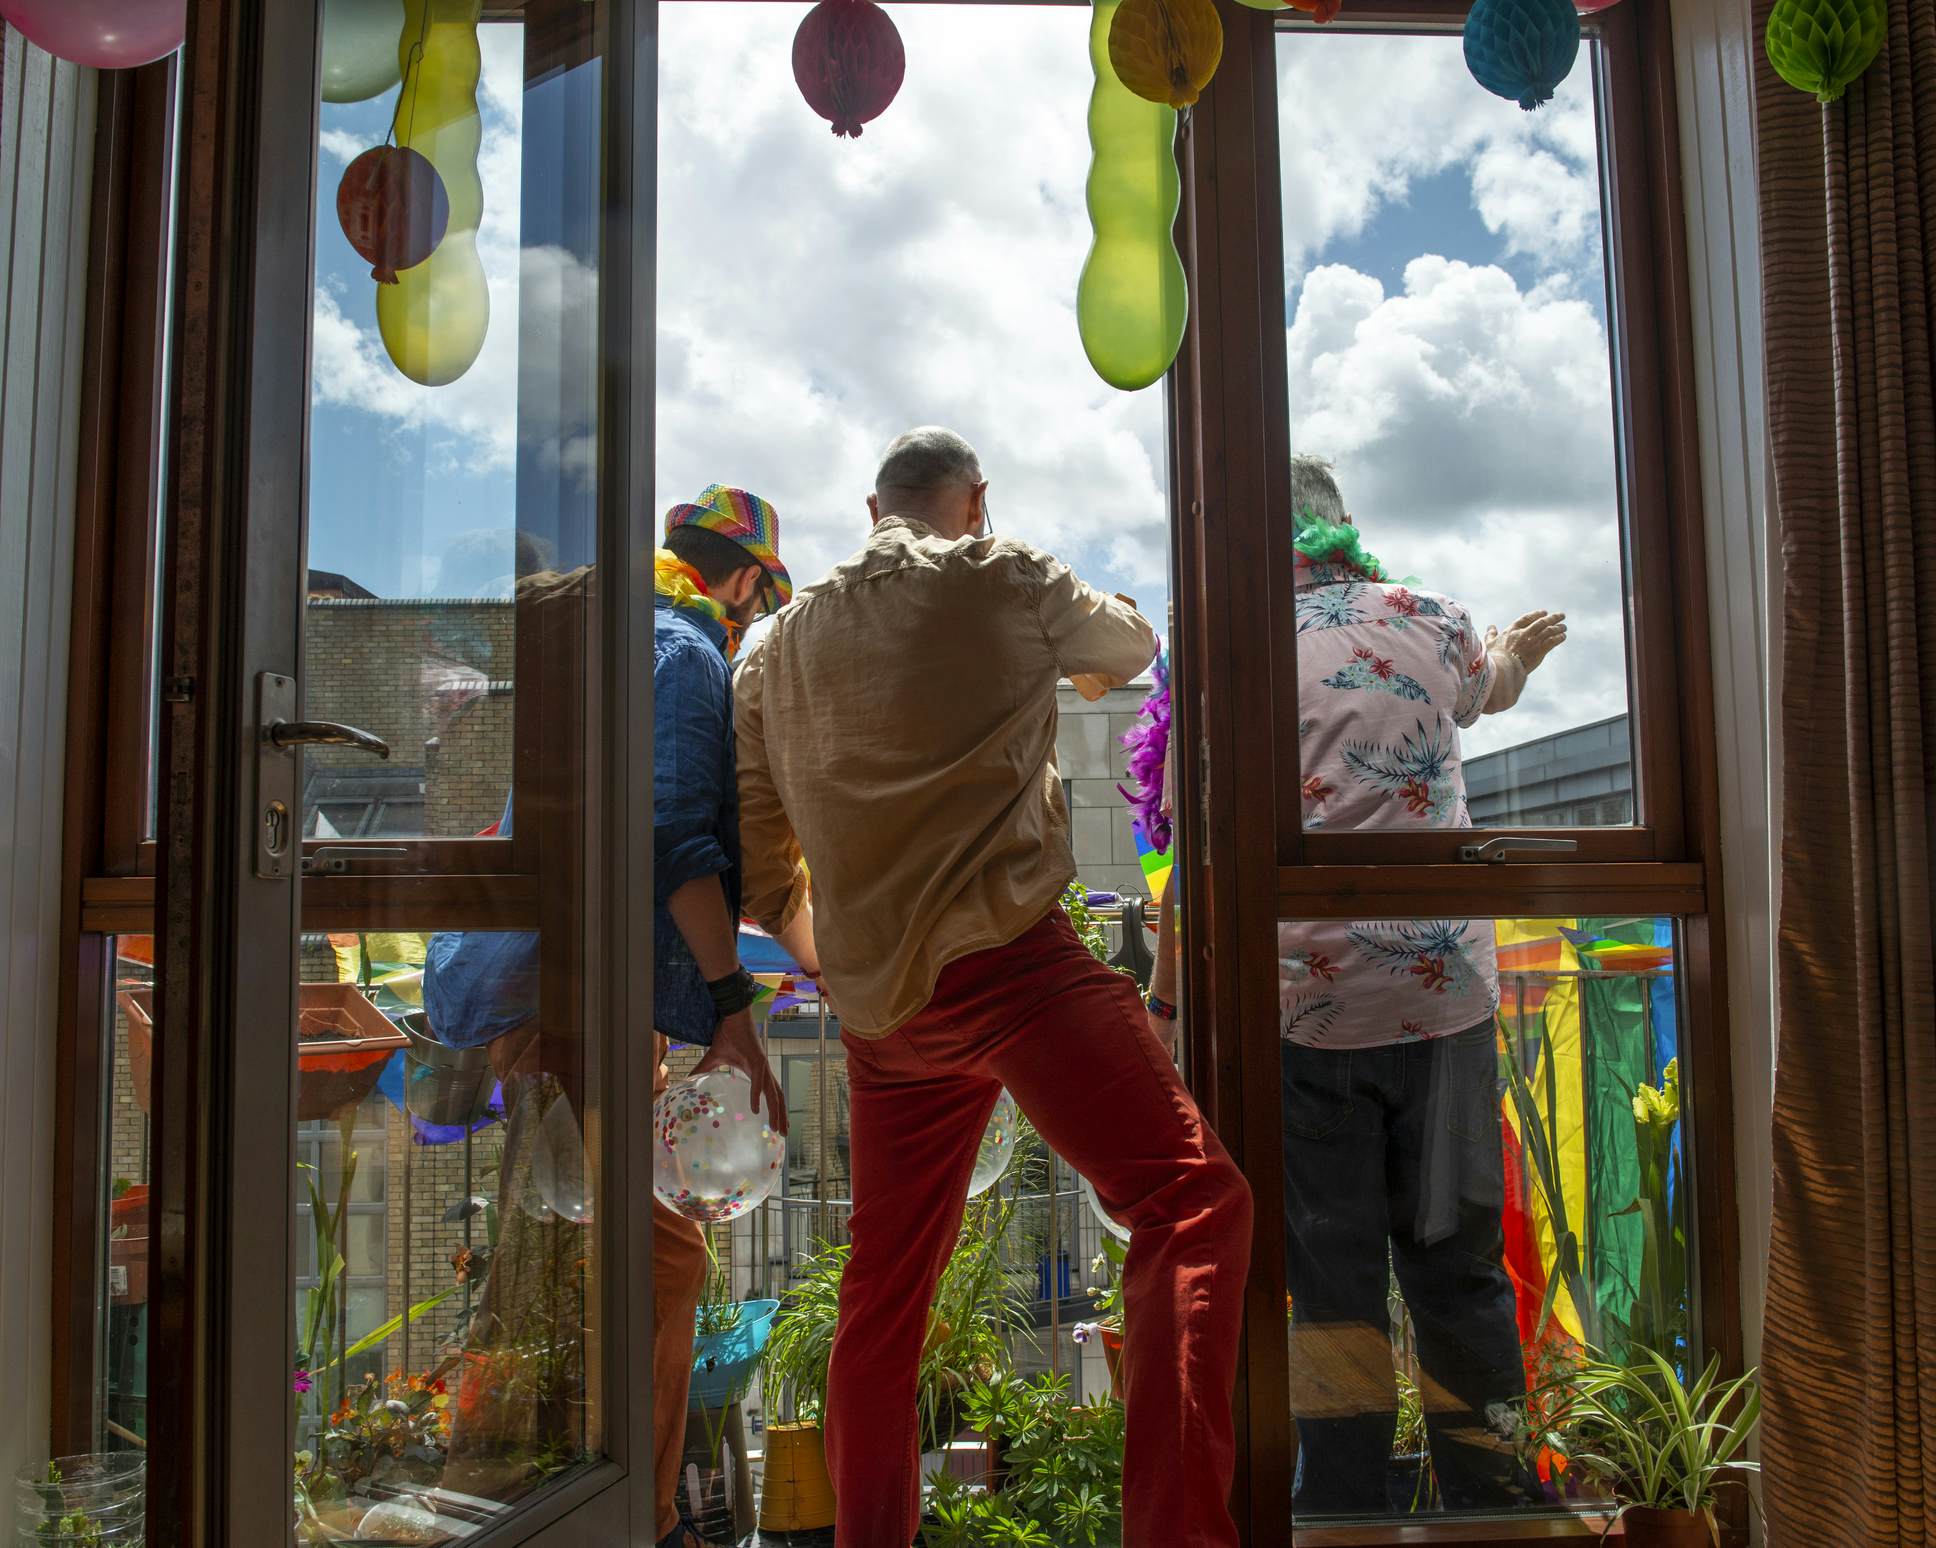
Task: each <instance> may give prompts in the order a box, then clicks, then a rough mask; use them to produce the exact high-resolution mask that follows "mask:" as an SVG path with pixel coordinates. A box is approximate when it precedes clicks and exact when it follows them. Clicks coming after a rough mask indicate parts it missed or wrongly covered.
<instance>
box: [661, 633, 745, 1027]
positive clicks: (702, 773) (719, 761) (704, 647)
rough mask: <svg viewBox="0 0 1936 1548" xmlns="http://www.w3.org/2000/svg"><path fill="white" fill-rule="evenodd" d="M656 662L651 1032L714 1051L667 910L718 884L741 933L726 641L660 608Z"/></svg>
mask: <svg viewBox="0 0 1936 1548" xmlns="http://www.w3.org/2000/svg"><path fill="white" fill-rule="evenodd" d="M653 633H654V645H655V653H654V656H653V662H652V946H653V954H652V1024H653V1026H655V1027H656V1028H657V1029H658V1030H659V1031H661V1032H663V1033H664V1034H665V1035H666V1036H667V1037H669V1038H672V1039H674V1040H675V1041H677V1042H681V1043H710V1042H711V1041H712V1040H713V1028H714V1026H715V1025H717V1023H718V1017H717V1016H716V1015H715V1014H714V1013H713V999H712V995H711V994H710V993H708V992H707V989H706V980H705V978H704V977H703V976H702V975H701V973H700V971H699V964H698V963H697V962H695V961H694V960H693V956H692V952H691V951H690V950H688V949H687V946H686V942H685V938H684V937H683V936H682V935H680V933H679V928H678V926H677V925H675V924H674V923H673V922H672V913H671V910H669V909H668V908H667V907H666V900H667V899H668V898H670V897H671V896H672V894H673V893H675V892H676V891H678V890H679V888H681V887H683V886H685V884H686V883H687V882H689V881H693V880H695V879H696V878H698V877H701V876H717V877H719V879H720V881H721V883H722V884H723V885H724V886H725V888H726V907H727V909H728V911H729V913H730V915H731V917H732V920H733V925H734V928H735V929H737V928H738V925H739V908H740V864H739V784H738V779H737V775H736V772H735V767H736V764H735V757H734V748H733V678H732V673H731V671H730V670H729V669H728V667H727V665H726V631H725V629H724V628H722V627H721V626H720V625H719V624H717V623H715V622H714V621H713V620H712V619H710V618H707V617H705V616H704V615H703V614H700V613H695V612H693V611H692V610H690V609H688V608H682V607H675V606H673V605H672V604H671V603H669V602H667V601H665V600H664V599H660V601H659V605H658V612H657V615H656V618H655V627H654V631H653Z"/></svg>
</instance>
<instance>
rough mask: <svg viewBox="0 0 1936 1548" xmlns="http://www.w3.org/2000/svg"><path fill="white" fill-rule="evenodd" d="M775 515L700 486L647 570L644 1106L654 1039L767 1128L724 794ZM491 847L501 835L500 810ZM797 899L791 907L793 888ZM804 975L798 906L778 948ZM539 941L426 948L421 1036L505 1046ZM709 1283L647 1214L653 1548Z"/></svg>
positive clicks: (730, 786)
mask: <svg viewBox="0 0 1936 1548" xmlns="http://www.w3.org/2000/svg"><path fill="white" fill-rule="evenodd" d="M778 537H779V523H778V518H777V516H776V515H775V513H774V511H773V507H772V506H770V505H768V504H767V503H766V501H764V500H762V499H760V498H759V497H758V496H757V495H752V494H748V493H747V492H746V491H744V490H738V489H728V488H724V487H722V486H718V485H715V486H714V487H712V488H710V489H708V490H707V491H706V492H705V493H704V494H702V495H701V496H700V497H699V498H698V499H697V500H696V501H694V502H692V503H691V504H687V505H678V506H674V507H673V509H672V510H671V511H670V512H668V513H667V516H666V538H665V546H664V547H663V548H661V549H660V550H658V552H657V553H656V555H655V556H654V562H653V590H654V593H655V603H656V613H655V618H654V631H653V632H654V655H653V667H652V696H653V705H652V735H653V749H652V805H653V975H652V978H653V1004H652V1022H653V1028H654V1034H655V1045H654V1054H655V1063H656V1066H657V1070H656V1076H655V1080H654V1093H655V1094H657V1093H658V1092H660V1091H663V1090H664V1089H665V1087H666V1083H667V1072H666V1068H665V1055H666V1049H667V1042H668V1039H672V1040H676V1041H679V1042H683V1043H696V1044H701V1045H707V1053H706V1056H705V1058H704V1059H703V1060H702V1061H701V1063H700V1066H699V1068H700V1069H701V1070H706V1069H713V1068H717V1067H719V1066H721V1065H731V1066H732V1067H733V1068H735V1069H738V1070H740V1071H741V1072H742V1073H743V1074H745V1075H746V1077H747V1079H749V1080H750V1081H751V1082H752V1083H753V1088H754V1092H755V1101H756V1104H758V1105H759V1106H762V1107H764V1109H765V1110H766V1112H767V1114H768V1118H769V1121H770V1122H771V1123H772V1125H773V1127H774V1128H775V1129H777V1130H779V1131H781V1132H784V1131H785V1129H786V1099H785V1095H784V1093H783V1092H782V1090H781V1088H780V1084H779V1082H778V1080H776V1079H775V1078H774V1075H773V1072H772V1069H771V1067H770V1066H769V1064H768V1063H767V1058H766V1050H765V1047H764V1045H763V1043H762V1041H761V1039H760V1035H759V1033H758V1031H757V1030H756V1029H755V1027H754V1024H753V1018H752V1013H751V1012H752V1005H753V1000H754V995H755V986H754V984H753V980H752V979H751V977H750V975H748V974H747V973H746V972H745V971H744V970H743V969H742V968H741V967H740V963H739V949H738V940H739V929H738V926H739V917H740V845H739V798H738V791H737V783H736V775H735V762H734V745H733V689H732V674H731V666H730V662H731V660H732V657H733V655H734V654H735V652H736V651H737V649H738V646H739V640H740V636H741V634H742V633H743V632H744V630H745V628H746V627H747V625H749V624H750V623H752V622H753V620H754V619H755V618H756V617H758V616H759V614H760V613H761V612H762V611H765V610H768V609H771V608H775V607H779V606H781V605H783V604H784V603H785V602H786V601H787V599H788V598H789V597H790V596H791V595H792V591H793V583H792V580H791V579H790V578H789V576H788V574H787V571H786V568H785V566H784V565H782V564H781V563H780V558H779V552H778ZM498 831H499V832H500V834H502V835H506V836H508V835H509V833H510V831H511V810H510V803H509V802H508V800H507V802H506V805H505V816H504V819H503V821H502V822H501V824H500V827H499V830H498ZM794 885H795V887H796V888H798V889H799V890H800V891H801V892H802V893H804V890H805V875H804V873H801V874H800V875H797V876H796V877H795V880H794ZM780 944H781V945H782V947H783V948H785V949H786V951H787V952H788V953H789V955H791V956H792V957H793V958H794V960H795V961H797V962H798V963H799V964H800V965H801V966H802V968H804V969H805V970H806V971H807V972H808V973H809V974H810V975H812V976H814V977H816V978H817V977H818V976H819V972H820V968H819V960H818V958H817V957H816V956H815V955H814V948H813V920H812V911H811V909H810V908H808V907H806V906H804V904H803V905H802V906H801V908H800V909H799V911H798V914H797V917H796V918H795V919H794V920H793V921H792V922H791V924H790V926H789V928H788V929H787V930H786V931H785V932H784V933H783V934H782V935H781V936H780ZM537 955H538V938H537V936H536V935H533V934H518V935H505V934H498V935H490V934H479V933H467V934H463V935H444V936H437V937H434V938H433V939H432V941H431V944H430V948H429V951H428V953H427V960H426V964H425V973H424V1004H425V1009H426V1011H427V1013H428V1016H429V1020H430V1023H431V1028H432V1031H433V1032H434V1034H435V1035H436V1036H438V1037H439V1038H441V1039H442V1040H443V1041H445V1042H447V1043H450V1044H452V1045H454V1046H458V1047H467V1046H473V1045H475V1044H477V1043H480V1042H487V1041H495V1040H498V1039H508V1038H511V1037H513V1036H514V1034H515V1033H516V1032H517V1031H518V1029H520V1028H523V1027H525V1026H527V1025H528V1024H529V1023H531V1022H532V1021H533V1019H534V1018H535V1014H536V1010H537V1005H536V1000H537ZM705 1273H706V1247H705V1238H704V1236H703V1235H702V1234H701V1232H700V1229H699V1227H698V1226H697V1225H695V1224H694V1223H693V1222H692V1221H690V1220H687V1219H685V1218H684V1217H683V1216H681V1215H678V1214H675V1213H674V1212H673V1211H671V1210H669V1209H667V1208H666V1207H665V1206H664V1205H662V1204H659V1203H658V1202H657V1201H656V1200H655V1201H654V1203H653V1308H652V1323H653V1361H652V1366H653V1369H652V1392H653V1404H652V1407H653V1414H652V1434H653V1452H654V1464H655V1466H654V1472H655V1489H656V1492H655V1503H656V1505H657V1509H658V1522H657V1528H656V1536H657V1539H658V1541H659V1542H660V1544H661V1545H664V1548H703V1541H702V1539H701V1538H700V1537H699V1535H698V1533H697V1532H696V1531H695V1530H694V1528H693V1527H692V1525H691V1523H690V1521H689V1520H685V1519H683V1518H682V1516H681V1513H680V1511H679V1507H678V1503H677V1490H678V1477H679V1464H680V1458H681V1452H682V1450H683V1446H684V1440H685V1416H686V1401H687V1388H688V1383H689V1380H690V1377H691V1373H692V1344H693V1331H694V1321H693V1314H694V1311H695V1308H696V1307H697V1305H698V1301H699V1294H700V1288H701V1285H702V1283H703V1281H704V1278H705Z"/></svg>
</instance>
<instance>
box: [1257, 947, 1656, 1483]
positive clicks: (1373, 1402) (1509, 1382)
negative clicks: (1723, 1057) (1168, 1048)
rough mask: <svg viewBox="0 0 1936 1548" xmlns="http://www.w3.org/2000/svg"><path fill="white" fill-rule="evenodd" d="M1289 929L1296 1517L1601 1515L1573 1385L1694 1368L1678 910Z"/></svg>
mask: <svg viewBox="0 0 1936 1548" xmlns="http://www.w3.org/2000/svg"><path fill="white" fill-rule="evenodd" d="M1278 932H1279V936H1278V938H1279V953H1280V959H1281V962H1280V977H1279V991H1280V996H1281V1001H1282V1005H1283V1020H1282V1023H1281V1027H1282V1032H1283V1043H1282V1103H1283V1125H1284V1158H1283V1166H1284V1188H1285V1238H1286V1269H1287V1280H1288V1284H1289V1286H1290V1303H1291V1304H1290V1308H1289V1310H1290V1317H1291V1362H1292V1364H1291V1393H1292V1408H1293V1411H1294V1413H1295V1415H1296V1418H1297V1427H1298V1436H1299V1446H1300V1459H1299V1464H1298V1475H1297V1481H1296V1486H1295V1488H1296V1496H1295V1505H1296V1510H1297V1513H1298V1515H1299V1516H1300V1517H1304V1518H1309V1517H1323V1516H1384V1515H1388V1514H1391V1513H1398V1514H1413V1513H1418V1512H1427V1511H1472V1512H1483V1513H1492V1512H1499V1511H1512V1510H1541V1509H1564V1508H1569V1507H1576V1506H1582V1505H1585V1504H1588V1503H1590V1502H1593V1501H1594V1499H1595V1491H1594V1489H1593V1486H1592V1484H1591V1482H1590V1480H1588V1479H1587V1478H1586V1477H1584V1476H1583V1473H1582V1471H1581V1470H1578V1469H1575V1470H1573V1471H1571V1472H1569V1471H1568V1470H1567V1469H1566V1467H1565V1464H1564V1462H1563V1461H1561V1460H1560V1459H1558V1458H1556V1457H1555V1456H1554V1455H1553V1453H1552V1452H1551V1451H1549V1450H1547V1449H1546V1448H1545V1447H1544V1446H1543V1445H1542V1444H1541V1443H1539V1442H1538V1441H1537V1440H1536V1439H1535V1438H1534V1437H1535V1436H1536V1435H1537V1433H1538V1430H1539V1428H1540V1426H1539V1424H1538V1421H1539V1420H1540V1418H1541V1416H1542V1415H1544V1414H1545V1413H1547V1412H1550V1411H1551V1409H1552V1407H1553V1405H1554V1403H1555V1401H1556V1400H1557V1397H1558V1395H1559V1394H1560V1393H1562V1392H1563V1391H1564V1390H1565V1383H1566V1379H1567V1373H1568V1371H1569V1370H1570V1369H1572V1368H1574V1367H1575V1366H1577V1364H1578V1362H1579V1360H1580V1358H1581V1356H1582V1354H1583V1352H1584V1351H1585V1350H1587V1349H1594V1350H1599V1351H1602V1352H1605V1353H1606V1354H1608V1355H1609V1356H1610V1357H1611V1358H1614V1359H1627V1360H1639V1359H1643V1358H1644V1355H1643V1354H1642V1351H1644V1350H1649V1349H1651V1350H1658V1351H1659V1352H1660V1353H1661V1354H1662V1355H1664V1356H1665V1357H1666V1358H1667V1359H1668V1360H1670V1361H1672V1362H1674V1363H1676V1364H1677V1365H1683V1366H1684V1365H1685V1362H1686V1360H1687V1358H1688V1299H1687V1297H1688V1280H1687V1237H1686V1228H1685V1198H1684V1189H1683V1186H1682V1177H1681V1135H1680V1085H1679V1073H1678V1072H1679V1065H1678V1053H1679V1015H1680V1012H1679V1005H1678V1001H1677V999H1676V994H1675V981H1674V965H1675V947H1674V939H1675V933H1674V922H1673V921H1672V920H1668V919H1654V918H1639V919H1604V918H1601V919H1596V918H1584V917H1582V918H1566V919H1515V920H1497V921H1494V920H1470V921H1465V920H1461V921H1442V922H1438V923H1435V924H1425V923H1416V924H1415V923H1399V922H1390V921H1386V922H1367V923H1362V924H1326V923H1314V922H1291V921H1286V922H1284V923H1281V924H1280V925H1279V927H1278ZM1461 986H1467V1001H1466V1003H1465V1005H1464V1008H1463V1009H1460V1010H1458V1011H1457V1013H1456V1014H1449V1015H1448V1014H1446V1013H1442V1012H1441V1011H1440V1009H1439V1007H1441V1006H1457V1004H1458V1003H1459V999H1460V994H1461ZM1320 1000H1323V1001H1325V1002H1326V1003H1327V1004H1328V1007H1329V1009H1328V1013H1327V1014H1326V1015H1324V1016H1323V1017H1316V1016H1313V1015H1312V1014H1311V1013H1310V1010H1311V1007H1312V1006H1314V1005H1315V1004H1317V1003H1318V1002H1319V1001H1320ZM1408 1006H1410V1007H1417V1012H1416V1015H1414V1016H1406V1015H1404V1014H1403V1012H1404V1010H1405V1008H1406V1007H1408ZM1394 1015H1396V1016H1399V1017H1400V1020H1399V1021H1398V1022H1397V1023H1396V1025H1398V1026H1400V1027H1403V1026H1405V1025H1407V1024H1416V1025H1417V1026H1419V1027H1420V1028H1421V1029H1422V1030H1419V1031H1414V1032H1408V1031H1397V1032H1395V1031H1394V1022H1393V1020H1392V1018H1393V1016H1394ZM1454 1023H1458V1024H1459V1025H1456V1026H1455V1025H1454ZM1529 1421H1530V1422H1529Z"/></svg>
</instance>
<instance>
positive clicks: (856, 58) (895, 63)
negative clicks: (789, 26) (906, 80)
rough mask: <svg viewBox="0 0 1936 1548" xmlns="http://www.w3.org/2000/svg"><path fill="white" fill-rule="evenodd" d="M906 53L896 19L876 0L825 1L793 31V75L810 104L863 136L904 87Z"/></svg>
mask: <svg viewBox="0 0 1936 1548" xmlns="http://www.w3.org/2000/svg"><path fill="white" fill-rule="evenodd" d="M906 71H907V53H906V51H905V50H904V49H903V48H902V47H901V34H900V32H899V31H898V30H897V29H896V28H895V25H894V22H893V19H892V18H891V17H889V16H888V14H887V12H885V11H883V10H882V9H881V8H880V7H879V6H878V5H875V4H874V0H820V4H818V5H816V6H815V7H814V8H813V9H812V10H811V11H809V12H807V14H806V17H805V19H804V20H803V21H802V22H801V23H800V30H799V31H798V32H796V33H794V35H793V78H794V80H795V81H796V82H798V83H799V86H800V95H801V96H803V97H805V98H806V99H807V106H808V107H810V108H812V109H813V110H814V112H816V113H818V114H819V115H820V116H821V117H822V118H824V119H826V120H827V121H828V122H829V123H831V124H832V125H833V126H834V133H835V134H838V135H845V136H848V137H850V138H858V137H859V135H860V131H861V125H862V124H868V123H872V122H873V121H874V120H875V119H877V118H879V117H880V116H881V114H882V113H884V112H886V111H887V105H888V104H889V103H890V102H892V101H893V100H894V94H895V93H896V92H898V91H899V90H900V89H901V77H902V76H903V75H904V74H905V73H906Z"/></svg>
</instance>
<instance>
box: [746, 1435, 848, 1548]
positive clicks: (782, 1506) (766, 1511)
mask: <svg viewBox="0 0 1936 1548" xmlns="http://www.w3.org/2000/svg"><path fill="white" fill-rule="evenodd" d="M833 1524H834V1483H833V1479H831V1478H830V1477H828V1476H827V1445H826V1439H825V1437H824V1436H823V1435H822V1434H821V1431H820V1426H819V1425H817V1424H774V1425H768V1426H767V1430H766V1483H765V1487H764V1488H763V1489H762V1490H761V1491H760V1530H761V1531H762V1532H810V1531H813V1530H815V1529H817V1528H820V1527H830V1526H832V1525H833Z"/></svg>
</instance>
